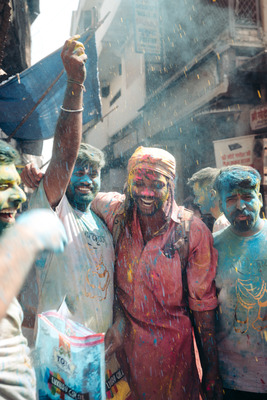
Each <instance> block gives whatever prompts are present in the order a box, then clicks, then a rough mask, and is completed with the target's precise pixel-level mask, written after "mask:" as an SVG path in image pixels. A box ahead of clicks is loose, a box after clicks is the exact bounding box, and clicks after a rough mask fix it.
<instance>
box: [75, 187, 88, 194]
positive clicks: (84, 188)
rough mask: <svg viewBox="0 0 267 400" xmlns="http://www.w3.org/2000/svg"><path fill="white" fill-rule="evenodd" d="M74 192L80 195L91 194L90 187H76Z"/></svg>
mask: <svg viewBox="0 0 267 400" xmlns="http://www.w3.org/2000/svg"><path fill="white" fill-rule="evenodd" d="M75 190H76V191H77V192H79V193H82V194H88V193H91V192H92V188H91V186H76V188H75Z"/></svg>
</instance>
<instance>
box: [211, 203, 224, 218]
mask: <svg viewBox="0 0 267 400" xmlns="http://www.w3.org/2000/svg"><path fill="white" fill-rule="evenodd" d="M210 212H211V215H212V216H213V217H214V218H215V219H217V218H219V216H220V215H221V214H222V212H221V210H220V207H219V204H215V205H214V207H213V208H211V209H210Z"/></svg>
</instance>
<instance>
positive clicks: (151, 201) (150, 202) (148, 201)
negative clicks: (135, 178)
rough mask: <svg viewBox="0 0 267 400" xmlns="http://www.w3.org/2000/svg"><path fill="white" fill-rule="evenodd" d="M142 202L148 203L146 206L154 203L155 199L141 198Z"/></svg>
mask: <svg viewBox="0 0 267 400" xmlns="http://www.w3.org/2000/svg"><path fill="white" fill-rule="evenodd" d="M141 202H142V203H143V204H144V205H146V206H150V205H151V204H153V202H154V200H144V199H141Z"/></svg>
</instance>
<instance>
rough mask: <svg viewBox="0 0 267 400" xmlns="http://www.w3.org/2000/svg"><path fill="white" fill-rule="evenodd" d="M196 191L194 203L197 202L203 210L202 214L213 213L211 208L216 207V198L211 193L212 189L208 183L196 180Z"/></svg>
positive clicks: (194, 189)
mask: <svg viewBox="0 0 267 400" xmlns="http://www.w3.org/2000/svg"><path fill="white" fill-rule="evenodd" d="M193 192H194V196H195V199H194V203H195V204H197V205H198V206H199V208H200V210H201V212H202V214H211V208H213V207H214V198H215V197H212V195H211V191H210V189H209V188H208V187H207V185H205V184H203V185H200V184H199V183H198V182H195V183H194V185H193Z"/></svg>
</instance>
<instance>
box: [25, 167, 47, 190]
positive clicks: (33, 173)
mask: <svg viewBox="0 0 267 400" xmlns="http://www.w3.org/2000/svg"><path fill="white" fill-rule="evenodd" d="M43 176H44V174H43V173H42V172H41V171H40V169H39V168H37V167H36V166H35V165H34V164H33V163H29V164H27V165H25V167H24V168H23V170H22V172H21V174H20V177H21V180H22V182H23V183H24V184H25V185H26V186H27V187H29V188H30V189H36V188H37V187H38V186H39V183H40V181H41V179H42V177H43Z"/></svg>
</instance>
